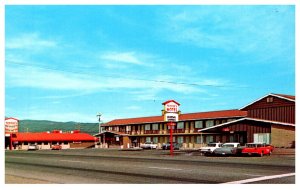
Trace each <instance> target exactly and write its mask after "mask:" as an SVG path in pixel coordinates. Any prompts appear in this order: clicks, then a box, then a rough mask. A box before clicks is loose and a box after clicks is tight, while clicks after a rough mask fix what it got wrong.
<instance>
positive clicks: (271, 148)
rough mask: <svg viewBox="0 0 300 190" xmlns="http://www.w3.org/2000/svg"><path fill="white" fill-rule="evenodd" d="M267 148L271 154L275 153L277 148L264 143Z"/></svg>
mask: <svg viewBox="0 0 300 190" xmlns="http://www.w3.org/2000/svg"><path fill="white" fill-rule="evenodd" d="M264 144H265V146H266V147H268V148H270V151H271V153H272V152H273V151H274V149H275V147H274V146H273V145H270V144H266V143H264Z"/></svg>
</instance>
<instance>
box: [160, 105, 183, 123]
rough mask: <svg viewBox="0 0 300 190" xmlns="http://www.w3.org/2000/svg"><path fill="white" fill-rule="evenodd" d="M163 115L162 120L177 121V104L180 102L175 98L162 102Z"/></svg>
mask: <svg viewBox="0 0 300 190" xmlns="http://www.w3.org/2000/svg"><path fill="white" fill-rule="evenodd" d="M162 104H163V105H164V109H163V110H162V111H163V115H164V121H170V122H177V121H178V119H179V116H178V115H179V112H180V111H179V106H180V104H179V103H178V102H176V101H175V100H168V101H166V102H164V103H162Z"/></svg>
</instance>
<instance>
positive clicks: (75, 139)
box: [5, 118, 99, 150]
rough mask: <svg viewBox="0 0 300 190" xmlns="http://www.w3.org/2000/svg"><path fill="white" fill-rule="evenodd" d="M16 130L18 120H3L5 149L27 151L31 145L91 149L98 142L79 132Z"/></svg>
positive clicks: (94, 138) (46, 147) (90, 136)
mask: <svg viewBox="0 0 300 190" xmlns="http://www.w3.org/2000/svg"><path fill="white" fill-rule="evenodd" d="M18 129H19V120H18V119H16V118H5V149H7V150H28V146H29V145H31V144H34V145H37V147H38V149H51V148H52V145H61V147H62V149H70V148H93V147H95V144H96V143H97V142H98V141H99V140H98V138H96V137H94V136H92V135H90V134H87V133H81V132H80V130H74V131H67V132H63V131H62V130H53V131H45V132H18Z"/></svg>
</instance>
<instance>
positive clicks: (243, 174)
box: [243, 174, 263, 177]
mask: <svg viewBox="0 0 300 190" xmlns="http://www.w3.org/2000/svg"><path fill="white" fill-rule="evenodd" d="M243 175H246V176H256V177H257V176H263V175H255V174H243Z"/></svg>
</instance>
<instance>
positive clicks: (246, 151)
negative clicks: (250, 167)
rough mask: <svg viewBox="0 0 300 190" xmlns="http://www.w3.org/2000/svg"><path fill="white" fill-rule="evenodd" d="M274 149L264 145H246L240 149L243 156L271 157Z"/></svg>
mask: <svg viewBox="0 0 300 190" xmlns="http://www.w3.org/2000/svg"><path fill="white" fill-rule="evenodd" d="M273 149H274V147H273V146H272V145H268V144H265V143H247V144H246V147H245V148H243V149H242V154H243V155H259V156H264V155H271V153H272V151H273Z"/></svg>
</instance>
